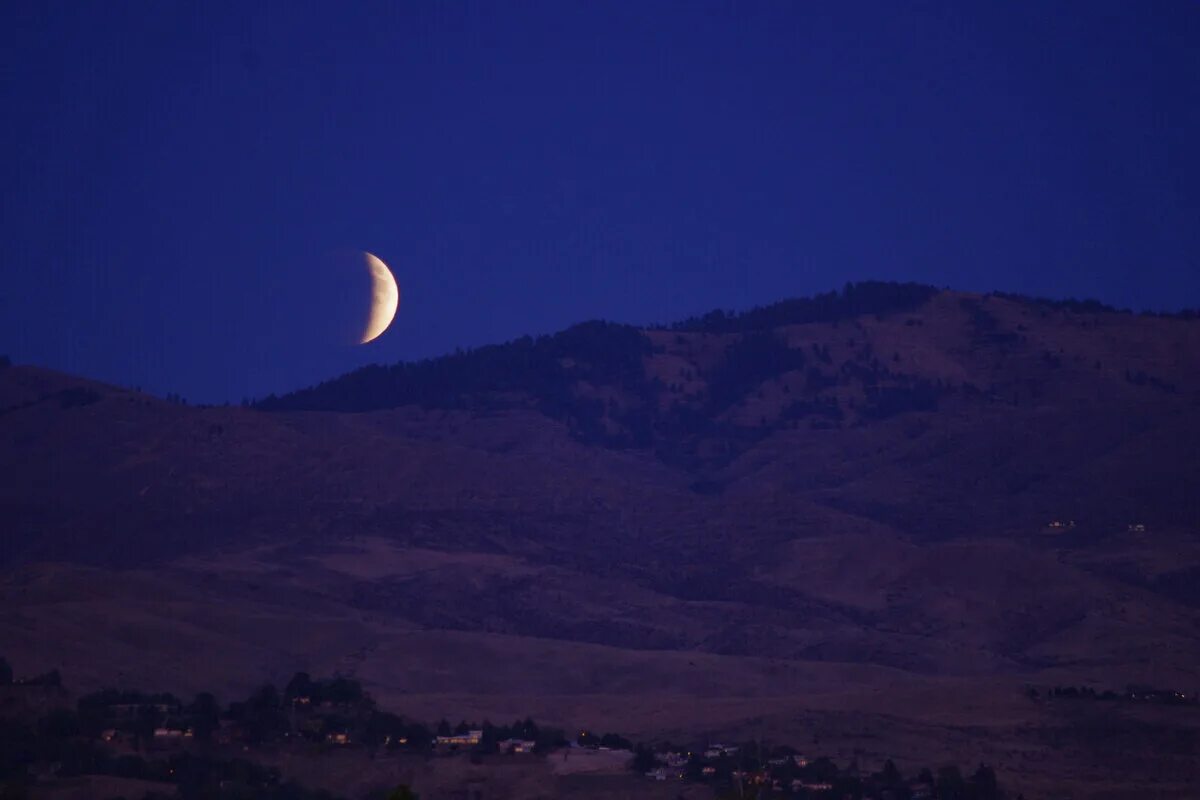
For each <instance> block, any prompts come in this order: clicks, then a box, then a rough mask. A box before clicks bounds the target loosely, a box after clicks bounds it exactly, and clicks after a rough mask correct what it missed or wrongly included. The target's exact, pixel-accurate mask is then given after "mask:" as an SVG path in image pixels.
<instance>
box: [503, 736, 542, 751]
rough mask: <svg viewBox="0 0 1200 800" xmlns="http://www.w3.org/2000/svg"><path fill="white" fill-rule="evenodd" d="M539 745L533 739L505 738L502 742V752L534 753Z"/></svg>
mask: <svg viewBox="0 0 1200 800" xmlns="http://www.w3.org/2000/svg"><path fill="white" fill-rule="evenodd" d="M536 746H537V742H535V741H533V740H532V739H505V740H504V741H502V742H500V744H499V747H500V752H501V753H514V754H518V753H532V752H533V748H534V747H536Z"/></svg>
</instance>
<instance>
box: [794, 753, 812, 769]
mask: <svg viewBox="0 0 1200 800" xmlns="http://www.w3.org/2000/svg"><path fill="white" fill-rule="evenodd" d="M792 761H794V762H796V766H797V767H807V766H808V759H807V758H805V757H804V756H802V755H800V754H799V753H797V754H796V755H794V756H792Z"/></svg>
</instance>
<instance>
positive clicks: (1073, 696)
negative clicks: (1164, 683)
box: [1027, 686, 1200, 705]
mask: <svg viewBox="0 0 1200 800" xmlns="http://www.w3.org/2000/svg"><path fill="white" fill-rule="evenodd" d="M1027 693H1028V695H1029V697H1030V698H1032V699H1034V700H1037V699H1039V698H1040V697H1041V693H1040V692H1039V691H1038V690H1037V689H1036V688H1034V687H1030V688H1029V690H1028V692H1027ZM1046 697H1047V698H1050V699H1056V698H1061V699H1065V700H1110V701H1115V700H1127V701H1133V702H1140V703H1165V704H1167V705H1196V704H1197V703H1200V697H1197V696H1196V695H1187V694H1185V693H1183V692H1179V691H1176V690H1174V689H1156V688H1154V687H1153V686H1128V687H1126V688H1125V690H1124V691H1121V692H1118V691H1114V690H1112V689H1104V690H1096V689H1094V688H1092V687H1091V686H1053V687H1051V688H1049V689H1047V690H1046Z"/></svg>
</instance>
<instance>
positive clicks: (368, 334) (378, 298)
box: [359, 253, 400, 344]
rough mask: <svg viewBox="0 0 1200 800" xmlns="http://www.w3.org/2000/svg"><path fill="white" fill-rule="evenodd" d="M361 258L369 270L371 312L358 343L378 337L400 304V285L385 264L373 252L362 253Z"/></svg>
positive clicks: (389, 323)
mask: <svg viewBox="0 0 1200 800" xmlns="http://www.w3.org/2000/svg"><path fill="white" fill-rule="evenodd" d="M363 258H364V260H365V261H366V262H367V269H368V270H370V272H371V314H370V316H369V317H368V318H367V327H366V328H365V329H364V330H363V335H362V339H361V340H360V341H359V344H366V343H367V342H370V341H372V340H374V339H378V338H379V336H380V334H382V333H383V332H384V331H386V330H387V329H388V326H389V325H391V324H392V320H393V319H395V317H396V309H397V308H398V307H399V305H400V287H399V286H397V285H396V278H395V277H394V276H393V275H392V271H391V270H390V269H388V268H387V264H384V263H383V261H381V260H380V259H379V257H378V256H376V255H374V254H373V253H363Z"/></svg>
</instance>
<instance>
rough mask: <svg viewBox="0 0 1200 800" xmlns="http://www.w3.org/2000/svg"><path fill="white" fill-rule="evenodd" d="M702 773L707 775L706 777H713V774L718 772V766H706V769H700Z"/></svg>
mask: <svg viewBox="0 0 1200 800" xmlns="http://www.w3.org/2000/svg"><path fill="white" fill-rule="evenodd" d="M700 774H701V775H703V776H705V777H706V778H711V777H712V776H713V775H716V774H717V768H716V767H705V768H704V769H702V770H700Z"/></svg>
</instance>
